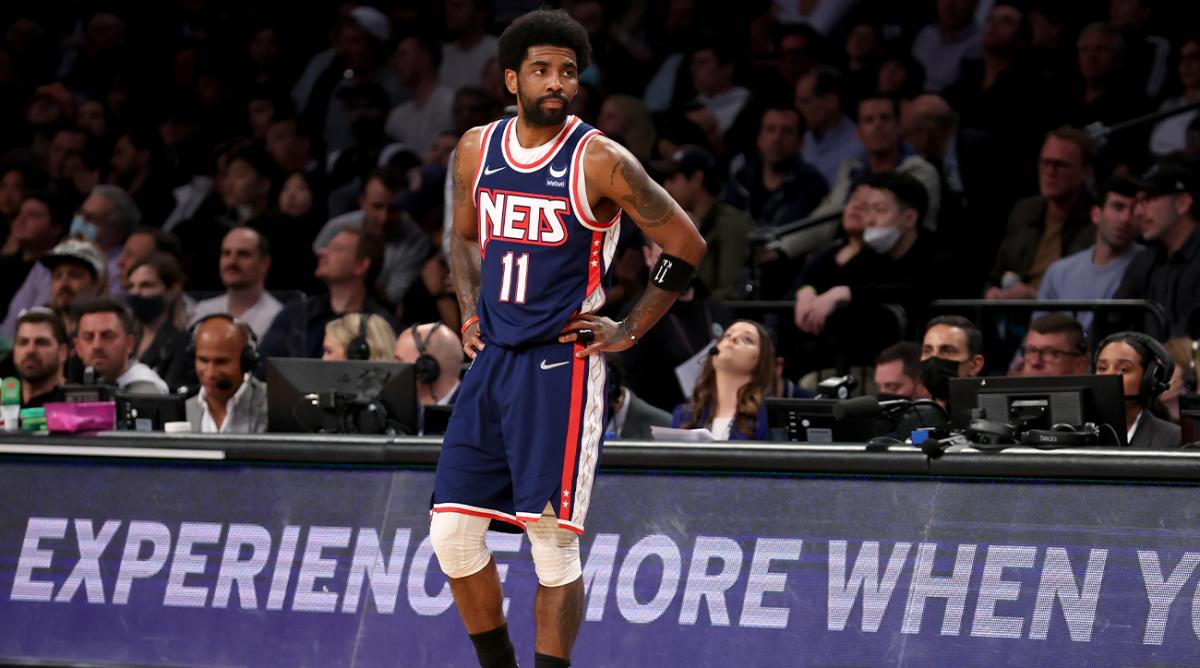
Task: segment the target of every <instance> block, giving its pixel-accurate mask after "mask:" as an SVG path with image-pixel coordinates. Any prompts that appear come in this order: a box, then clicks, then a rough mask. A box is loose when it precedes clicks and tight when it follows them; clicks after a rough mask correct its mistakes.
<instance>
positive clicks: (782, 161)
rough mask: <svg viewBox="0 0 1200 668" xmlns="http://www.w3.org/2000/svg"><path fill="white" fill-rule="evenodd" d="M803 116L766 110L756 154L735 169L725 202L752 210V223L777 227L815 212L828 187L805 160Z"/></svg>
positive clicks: (792, 111)
mask: <svg viewBox="0 0 1200 668" xmlns="http://www.w3.org/2000/svg"><path fill="white" fill-rule="evenodd" d="M803 137H804V120H803V117H802V116H800V112H798V111H796V110H795V109H793V108H791V107H772V108H770V109H767V110H766V111H764V112H763V114H762V122H761V124H760V125H759V127H758V139H757V142H756V144H755V147H756V148H757V154H755V155H754V156H753V157H749V158H746V159H744V162H743V163H742V164H741V165H740V166H739V165H736V164H735V165H734V166H733V168H732V169H731V176H730V180H729V185H728V187H726V189H725V197H724V199H725V203H726V204H728V205H730V206H732V207H735V208H738V209H741V210H743V211H745V212H747V213H749V214H750V217H751V218H753V219H754V222H755V223H757V224H758V225H762V226H765V227H778V226H780V225H787V224H788V223H794V222H796V221H797V220H800V219H801V218H803V217H804V216H806V215H807V214H808V212H810V211H812V210H813V208H814V207H815V206H817V204H819V203H820V202H821V198H823V197H825V194H826V193H827V192H829V186H828V185H827V184H826V183H825V179H824V178H822V177H821V174H820V173H819V172H818V171H817V170H816V169H813V167H812V166H811V165H809V164H808V163H806V162H804V158H803V157H802V156H801V153H800V145H801V142H802V140H803Z"/></svg>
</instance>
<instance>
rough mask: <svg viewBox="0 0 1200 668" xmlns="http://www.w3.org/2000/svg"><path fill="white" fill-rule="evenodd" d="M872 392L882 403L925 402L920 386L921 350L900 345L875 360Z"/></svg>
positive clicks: (888, 349) (923, 387)
mask: <svg viewBox="0 0 1200 668" xmlns="http://www.w3.org/2000/svg"><path fill="white" fill-rule="evenodd" d="M875 389H876V391H878V392H879V397H880V398H881V399H884V398H887V399H928V398H929V392H928V391H927V390H926V389H925V386H924V385H922V384H921V346H918V345H917V344H915V343H913V342H911V341H901V342H899V343H896V344H893V345H890V346H888V347H887V348H884V349H883V352H881V353H879V357H877V358H875Z"/></svg>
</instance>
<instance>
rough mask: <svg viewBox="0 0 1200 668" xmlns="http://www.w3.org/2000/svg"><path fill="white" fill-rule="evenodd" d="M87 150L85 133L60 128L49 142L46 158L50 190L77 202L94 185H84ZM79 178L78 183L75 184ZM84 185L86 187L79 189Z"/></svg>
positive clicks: (74, 129)
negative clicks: (84, 160) (84, 163)
mask: <svg viewBox="0 0 1200 668" xmlns="http://www.w3.org/2000/svg"><path fill="white" fill-rule="evenodd" d="M87 150H88V136H87V133H86V132H84V131H83V130H80V129H79V128H74V127H67V128H61V129H59V130H58V132H55V133H54V139H52V140H51V141H50V153H49V155H48V156H47V158H46V174H47V175H48V176H49V177H50V188H51V189H52V190H55V191H56V192H59V193H61V194H62V195H63V196H64V197H66V198H67V199H68V200H72V201H74V202H79V201H80V200H82V199H83V193H86V192H88V191H89V190H91V186H92V185H95V184H91V183H86V174H80V173H79V172H81V171H83V163H82V160H83V156H84V155H85V153H86V152H87ZM76 177H80V181H81V182H80V183H77V182H76ZM81 185H85V186H86V187H80V186H81Z"/></svg>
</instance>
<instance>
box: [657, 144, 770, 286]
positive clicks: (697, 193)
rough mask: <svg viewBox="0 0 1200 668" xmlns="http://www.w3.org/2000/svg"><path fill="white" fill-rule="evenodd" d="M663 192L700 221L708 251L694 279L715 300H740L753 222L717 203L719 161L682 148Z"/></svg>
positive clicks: (691, 148) (668, 167)
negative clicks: (700, 283) (703, 285)
mask: <svg viewBox="0 0 1200 668" xmlns="http://www.w3.org/2000/svg"><path fill="white" fill-rule="evenodd" d="M666 172H667V176H666V179H665V180H664V181H663V187H665V188H666V190H667V192H668V193H670V194H671V197H673V198H675V201H676V202H678V203H679V206H681V207H683V210H684V211H687V212H688V214H689V215H690V216H691V217H692V219H693V220H695V221H696V227H697V228H699V230H700V234H701V235H703V236H704V240H705V241H706V242H707V243H708V252H707V253H706V254H705V255H704V260H702V261H701V262H700V266H698V267H697V268H696V278H697V279H699V280H700V281H702V282H703V283H704V284H705V285H706V286H708V287H709V288H710V289H711V290H712V295H713V297H714V298H716V299H722V300H727V299H737V298H739V297H742V296H743V295H742V291H741V284H740V283H741V279H742V274H743V273H744V271H745V267H746V258H747V257H748V256H749V252H750V246H749V235H750V231H751V230H752V229H753V228H754V221H753V220H751V219H750V216H748V215H746V213H745V212H743V211H739V210H738V209H735V208H733V207H731V206H729V205H728V204H725V203H724V202H721V201H719V200H718V199H717V195H718V194H719V193H720V191H721V175H720V168H719V167H718V165H717V159H716V156H714V155H713V154H712V153H709V152H708V151H707V150H705V149H703V148H701V147H699V146H683V147H681V148H680V149H679V150H677V151H676V152H675V155H674V156H673V157H672V159H671V160H670V162H669V163H668V164H667V165H666Z"/></svg>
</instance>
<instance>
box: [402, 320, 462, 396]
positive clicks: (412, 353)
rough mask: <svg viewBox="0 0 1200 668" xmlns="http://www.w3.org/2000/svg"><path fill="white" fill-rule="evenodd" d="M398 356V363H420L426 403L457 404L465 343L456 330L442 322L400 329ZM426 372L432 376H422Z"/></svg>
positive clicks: (420, 382) (421, 393) (421, 391)
mask: <svg viewBox="0 0 1200 668" xmlns="http://www.w3.org/2000/svg"><path fill="white" fill-rule="evenodd" d="M395 356H396V361H398V362H404V363H405V364H415V365H417V367H418V368H417V370H416V371H417V401H418V402H419V403H420V404H421V405H422V406H433V405H437V406H450V405H452V404H453V403H454V399H455V395H456V394H458V380H459V376H460V375H461V374H462V369H463V346H462V341H461V340H460V339H459V338H458V334H457V333H456V332H455V331H454V330H453V329H451V328H449V327H447V326H446V325H444V324H442V323H440V322H431V323H427V324H423V325H422V324H417V325H413V326H412V327H409V328H408V329H406V330H404V331H403V332H400V336H399V338H397V339H396V353H395ZM422 358H424V359H425V360H426V361H425V362H422V361H421V360H422ZM434 362H436V365H435V364H433V363H434ZM422 365H424V368H425V369H426V370H425V371H424V372H423V371H422ZM435 370H436V374H435V373H434V371H435ZM423 373H425V374H428V375H426V376H424V377H422V374H423Z"/></svg>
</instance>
